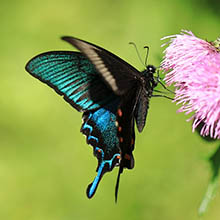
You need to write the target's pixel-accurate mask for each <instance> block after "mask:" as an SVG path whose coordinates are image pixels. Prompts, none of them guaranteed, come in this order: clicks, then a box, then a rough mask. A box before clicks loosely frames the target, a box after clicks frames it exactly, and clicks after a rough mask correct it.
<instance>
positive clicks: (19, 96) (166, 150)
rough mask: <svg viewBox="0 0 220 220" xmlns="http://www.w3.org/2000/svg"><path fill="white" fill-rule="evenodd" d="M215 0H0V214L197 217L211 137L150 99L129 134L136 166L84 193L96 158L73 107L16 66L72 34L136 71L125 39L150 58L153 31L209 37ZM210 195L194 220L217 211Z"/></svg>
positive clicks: (156, 60)
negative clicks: (140, 123)
mask: <svg viewBox="0 0 220 220" xmlns="http://www.w3.org/2000/svg"><path fill="white" fill-rule="evenodd" d="M218 9H219V3H218V1H216V2H215V1H212V2H211V1H207V2H206V1H202V2H201V1H199V0H193V1H190V0H176V1H173V0H166V1H162V0H157V1H150V0H140V1H138V0H136V1H133V0H121V1H119V0H92V1H89V0H88V1H77V0H53V1H52V0H38V1H33V0H13V1H12V0H1V1H0V25H1V34H0V51H1V53H0V80H1V86H0V219H1V220H3V219H4V220H69V219H79V220H81V219H96V220H99V219H106V220H108V219H114V220H118V219H121V220H122V219H140V220H142V219H149V220H151V219H152V220H153V219H164V220H176V219H178V220H186V219H187V220H188V219H190V220H194V219H198V215H197V209H198V207H199V205H200V202H201V200H202V197H203V196H204V193H205V191H206V187H207V184H208V181H209V178H210V172H209V171H210V167H209V164H208V163H207V160H206V158H208V156H209V155H210V154H211V153H212V152H213V151H214V150H215V147H216V143H215V142H213V143H206V142H203V141H202V140H201V138H200V137H199V136H198V135H197V134H192V132H191V123H190V122H188V123H187V122H186V119H187V118H188V117H189V116H185V115H184V114H176V110H177V109H178V107H177V106H176V105H175V104H172V103H171V101H170V100H166V99H162V98H152V100H151V103H150V104H151V106H150V110H149V114H148V119H147V126H146V127H145V129H144V131H143V133H142V134H138V133H137V132H136V133H137V135H136V149H135V152H134V154H135V159H136V166H135V169H133V170H132V171H128V170H126V171H125V172H124V173H123V175H122V178H121V182H120V189H119V200H118V204H115V203H114V187H115V182H116V176H117V171H118V170H117V169H114V171H113V172H112V173H110V174H107V175H106V176H105V178H104V179H103V180H102V182H101V184H100V186H99V188H98V191H97V193H96V195H95V197H94V198H93V199H91V200H88V199H87V197H86V194H85V190H86V187H87V185H88V184H89V183H90V182H91V181H92V179H93V178H94V176H95V168H96V166H97V161H96V158H95V157H93V155H92V147H90V146H88V145H87V144H86V141H85V137H84V136H83V135H82V134H80V132H79V129H80V127H81V113H78V112H77V111H76V110H74V109H73V108H72V107H71V106H70V105H69V104H68V103H66V102H65V101H64V100H63V99H62V98H61V97H60V96H58V95H57V94H56V93H55V92H54V91H53V90H52V89H51V88H49V87H48V86H46V85H44V84H43V83H41V82H39V81H38V80H36V79H34V78H33V77H31V76H30V75H29V74H28V73H27V72H25V70H24V66H25V64H26V62H27V61H28V60H29V59H30V58H32V57H33V56H35V55H37V54H39V53H41V52H45V51H50V50H73V48H72V47H71V46H70V45H68V44H67V43H66V42H63V41H61V40H60V37H61V36H63V35H72V36H75V37H78V38H82V39H84V40H87V41H90V42H93V43H95V44H98V45H100V46H102V47H104V48H106V49H108V50H110V51H112V52H113V53H115V54H117V55H119V56H120V57H122V58H123V59H125V60H126V61H128V62H129V63H131V64H132V65H134V66H135V67H137V68H138V69H140V70H142V69H143V66H142V64H141V63H140V61H139V60H138V58H137V54H136V52H135V50H134V48H132V47H131V46H130V45H129V44H128V42H130V41H133V42H135V43H136V44H137V46H138V47H139V51H140V54H141V56H143V58H144V56H145V50H144V49H143V46H145V45H148V46H150V56H149V60H148V63H151V64H154V65H155V66H159V64H160V61H161V58H162V51H163V48H161V47H160V46H161V44H162V42H161V41H160V38H162V37H164V36H167V35H172V34H176V33H179V32H180V30H181V29H187V30H191V31H193V32H194V33H195V34H196V35H197V36H199V37H201V38H203V39H208V40H215V39H216V38H217V37H218V35H219V19H220V17H219V14H218V13H216V12H219V10H218ZM219 202H220V198H219V194H217V196H216V198H215V200H214V202H212V203H211V205H210V207H209V210H208V212H207V213H206V215H205V216H204V218H203V219H204V220H216V219H219V217H220V213H219Z"/></svg>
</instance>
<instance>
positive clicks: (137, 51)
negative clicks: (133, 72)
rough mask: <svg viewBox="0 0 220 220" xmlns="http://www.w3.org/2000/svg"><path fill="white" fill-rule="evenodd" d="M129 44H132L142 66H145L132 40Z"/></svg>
mask: <svg viewBox="0 0 220 220" xmlns="http://www.w3.org/2000/svg"><path fill="white" fill-rule="evenodd" d="M129 44H131V45H133V46H134V48H135V50H136V53H137V55H138V58H139V60H140V61H141V63H142V64H143V66H144V67H146V65H145V64H144V62H143V60H142V59H141V56H140V54H139V52H138V49H137V46H136V44H135V43H134V42H129Z"/></svg>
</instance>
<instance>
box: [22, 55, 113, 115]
mask: <svg viewBox="0 0 220 220" xmlns="http://www.w3.org/2000/svg"><path fill="white" fill-rule="evenodd" d="M26 70H27V71H28V72H29V73H30V74H31V75H33V76H34V77H36V78H38V79H40V80H41V81H42V82H44V83H46V84H48V85H49V86H50V87H52V88H53V89H55V91H56V92H57V93H58V94H60V95H63V96H64V99H65V100H66V101H67V102H69V103H70V104H71V105H72V106H73V107H74V108H76V109H77V110H78V111H86V110H93V109H97V108H100V107H101V106H103V105H105V104H107V103H109V102H111V101H112V100H114V98H115V95H114V94H113V93H112V91H111V90H110V89H108V88H107V87H106V85H105V83H104V82H103V80H102V79H101V77H100V75H99V73H97V70H96V69H95V68H94V65H93V64H92V63H91V62H90V61H89V60H88V59H87V58H86V57H85V56H84V55H83V54H81V53H79V52H71V51H53V52H47V53H43V54H40V55H38V56H36V57H34V58H33V59H31V60H30V61H29V62H28V63H27V65H26Z"/></svg>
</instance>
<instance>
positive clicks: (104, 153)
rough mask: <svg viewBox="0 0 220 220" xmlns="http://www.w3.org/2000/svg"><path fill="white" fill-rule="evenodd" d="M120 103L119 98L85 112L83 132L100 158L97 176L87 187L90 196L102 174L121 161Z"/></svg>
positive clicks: (93, 192) (89, 196)
mask: <svg viewBox="0 0 220 220" xmlns="http://www.w3.org/2000/svg"><path fill="white" fill-rule="evenodd" d="M118 103H119V98H118V99H115V101H114V102H112V103H110V104H108V105H106V106H105V107H103V108H100V109H98V110H96V111H89V112H85V113H84V114H83V121H84V122H83V125H82V127H81V132H82V133H83V134H85V135H86V136H87V143H88V144H90V145H92V146H93V149H94V155H95V156H96V157H97V159H98V167H97V170H96V171H97V176H96V177H95V179H94V181H93V182H92V183H91V184H89V186H88V188H87V196H88V198H91V197H92V196H93V195H94V194H95V192H96V189H97V187H98V184H99V182H100V180H101V178H102V176H103V175H104V174H105V173H106V172H109V171H112V169H113V168H114V167H115V166H116V165H118V164H119V162H120V158H121V156H120V154H121V149H120V148H119V141H118V137H117V127H116V111H117V108H118Z"/></svg>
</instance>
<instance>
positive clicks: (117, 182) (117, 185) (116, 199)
mask: <svg viewBox="0 0 220 220" xmlns="http://www.w3.org/2000/svg"><path fill="white" fill-rule="evenodd" d="M122 172H123V167H122V166H120V168H119V170H118V177H117V181H116V185H115V203H117V201H118V189H119V182H120V176H121V173H122Z"/></svg>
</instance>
